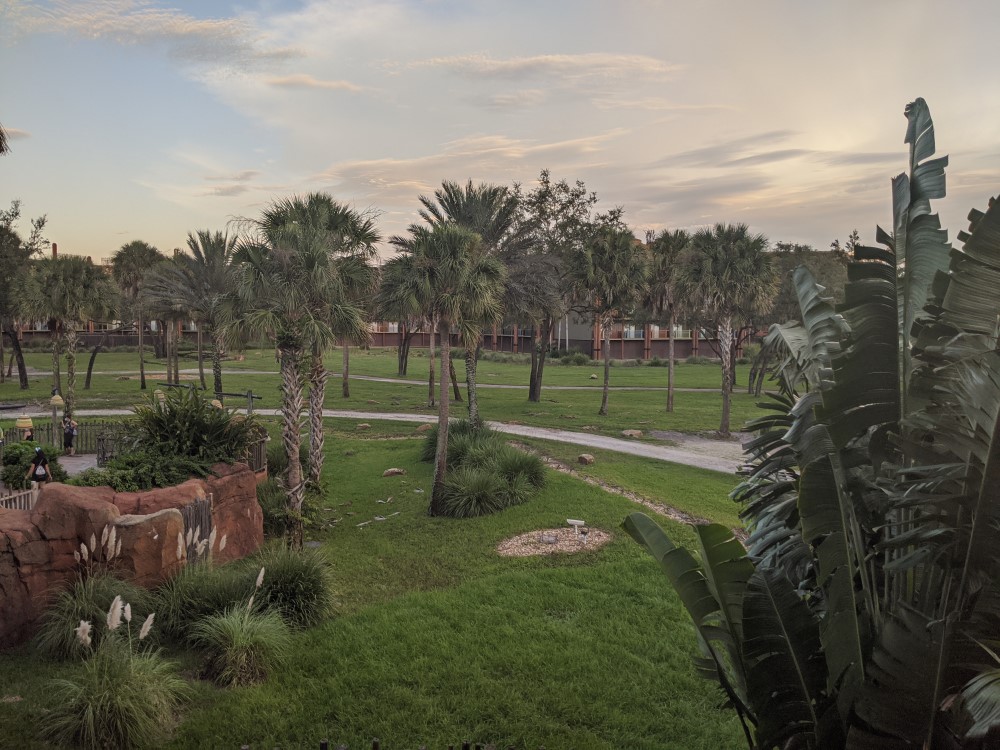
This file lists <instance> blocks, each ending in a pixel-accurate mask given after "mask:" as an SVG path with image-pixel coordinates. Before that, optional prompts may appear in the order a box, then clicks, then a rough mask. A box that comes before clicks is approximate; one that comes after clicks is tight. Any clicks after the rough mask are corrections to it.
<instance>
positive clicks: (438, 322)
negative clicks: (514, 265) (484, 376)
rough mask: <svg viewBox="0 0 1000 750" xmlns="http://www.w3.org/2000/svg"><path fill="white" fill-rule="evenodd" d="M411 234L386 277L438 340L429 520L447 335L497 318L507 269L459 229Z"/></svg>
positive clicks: (442, 449)
mask: <svg viewBox="0 0 1000 750" xmlns="http://www.w3.org/2000/svg"><path fill="white" fill-rule="evenodd" d="M411 231H414V232H415V234H414V236H413V241H412V242H411V243H410V246H409V250H408V251H406V252H404V253H401V254H400V255H399V256H397V257H395V258H392V259H391V260H390V261H388V262H387V263H386V276H389V277H391V278H393V279H400V280H401V283H400V284H399V286H398V287H397V288H396V289H395V291H394V294H395V295H396V297H397V299H398V300H399V301H400V304H401V305H405V304H407V300H409V301H413V302H419V303H420V304H422V305H424V309H425V312H426V313H427V315H428V316H429V317H430V319H431V321H432V323H433V325H434V326H435V327H436V328H437V331H438V334H439V335H440V339H441V373H442V377H441V383H440V389H441V390H440V394H439V399H438V442H437V451H436V453H435V459H434V489H433V491H432V493H431V503H430V507H429V508H428V512H429V513H430V515H432V516H434V515H441V513H442V512H443V508H442V503H443V489H444V480H445V475H446V472H447V455H448V418H449V409H450V404H449V398H448V379H447V377H445V376H444V372H445V367H446V363H447V362H448V360H449V359H450V358H451V341H450V338H451V337H450V333H451V329H452V328H453V327H455V326H458V327H459V328H460V329H465V333H466V335H467V336H471V335H472V331H473V330H474V329H475V328H476V327H477V326H478V325H479V321H481V320H483V319H484V318H486V319H490V318H495V317H497V316H498V315H499V314H500V310H501V304H502V300H503V290H504V283H505V279H506V269H505V268H504V266H503V264H502V263H501V262H500V261H499V260H498V259H497V258H495V257H493V256H491V255H489V254H487V253H485V252H483V251H482V245H481V239H480V237H479V235H478V234H476V233H475V232H472V231H470V230H468V229H465V228H464V227H460V226H458V225H456V224H452V223H447V222H446V223H441V224H435V225H434V227H433V229H430V230H427V229H423V228H420V227H414V228H412V229H411Z"/></svg>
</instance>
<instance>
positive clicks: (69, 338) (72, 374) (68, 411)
mask: <svg viewBox="0 0 1000 750" xmlns="http://www.w3.org/2000/svg"><path fill="white" fill-rule="evenodd" d="M76 341H77V338H76V326H75V325H74V324H73V323H70V324H69V325H68V326H67V328H66V395H65V396H64V397H63V400H64V401H65V405H64V407H63V414H64V415H65V416H67V417H70V418H72V416H73V411H74V407H75V406H76ZM52 442H53V443H55V442H56V439H55V435H53V436H52Z"/></svg>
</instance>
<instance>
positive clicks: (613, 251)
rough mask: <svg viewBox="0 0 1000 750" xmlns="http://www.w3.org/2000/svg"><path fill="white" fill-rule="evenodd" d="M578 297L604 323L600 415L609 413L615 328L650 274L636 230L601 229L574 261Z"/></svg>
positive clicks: (601, 323) (598, 320)
mask: <svg viewBox="0 0 1000 750" xmlns="http://www.w3.org/2000/svg"><path fill="white" fill-rule="evenodd" d="M571 274H572V278H573V279H574V282H575V284H576V289H577V296H578V297H579V298H580V299H581V300H582V301H583V306H584V308H585V309H586V310H588V311H589V312H590V313H591V314H592V315H593V316H594V320H595V321H596V322H598V323H599V324H600V326H601V339H602V342H603V343H602V347H601V352H602V353H601V356H602V358H603V359H604V389H603V394H602V396H601V408H600V410H599V411H598V414H600V415H602V416H607V413H608V385H609V383H610V380H611V327H612V325H613V324H614V323H615V322H616V321H617V322H623V321H624V320H626V319H627V318H628V317H629V316H630V315H631V314H632V313H633V311H634V310H635V307H636V305H637V304H638V303H639V300H640V299H641V295H642V293H643V289H644V287H645V284H646V278H647V274H648V270H647V262H646V256H645V250H644V248H643V246H642V245H641V244H639V243H638V242H636V239H635V237H633V236H632V232H630V231H629V230H627V229H621V228H618V227H606V228H604V229H602V230H600V231H598V232H597V233H596V234H595V235H594V236H593V237H592V238H591V239H590V241H589V242H587V243H586V244H585V245H584V247H583V249H582V250H580V251H579V252H578V253H577V254H576V255H575V256H574V258H573V259H572V261H571Z"/></svg>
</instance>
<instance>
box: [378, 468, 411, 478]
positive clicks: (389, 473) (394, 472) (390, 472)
mask: <svg viewBox="0 0 1000 750" xmlns="http://www.w3.org/2000/svg"><path fill="white" fill-rule="evenodd" d="M404 474H406V469H397V468H395V467H393V468H391V469H386V470H385V471H383V472H382V476H384V477H401V476H403V475H404Z"/></svg>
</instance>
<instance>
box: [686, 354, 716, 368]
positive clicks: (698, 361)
mask: <svg viewBox="0 0 1000 750" xmlns="http://www.w3.org/2000/svg"><path fill="white" fill-rule="evenodd" d="M684 362H685V364H689V365H717V364H719V360H717V359H710V358H709V357H702V356H700V355H698V354H692V355H691V356H690V357H688V358H687V359H685V360H684Z"/></svg>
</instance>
